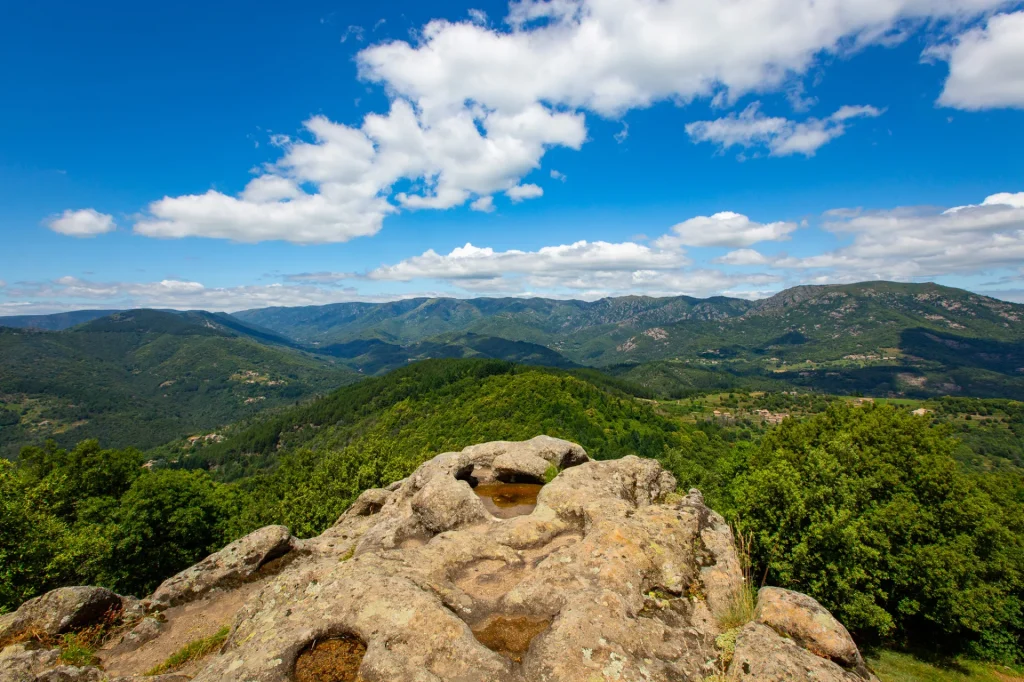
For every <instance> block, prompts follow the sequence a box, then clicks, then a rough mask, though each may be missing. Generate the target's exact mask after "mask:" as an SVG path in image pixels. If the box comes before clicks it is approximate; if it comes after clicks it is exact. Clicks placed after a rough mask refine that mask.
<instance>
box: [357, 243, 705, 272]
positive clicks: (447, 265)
mask: <svg viewBox="0 0 1024 682" xmlns="http://www.w3.org/2000/svg"><path fill="white" fill-rule="evenodd" d="M686 262H687V259H686V256H685V254H684V253H683V252H682V251H680V250H663V249H652V248H650V247H648V246H644V245H642V244H636V243H633V242H622V243H617V244H613V243H609V242H602V241H597V242H588V241H578V242H574V243H572V244H563V245H560V246H545V247H543V248H541V249H538V250H537V251H519V250H514V249H513V250H509V251H495V250H494V249H491V248H480V247H476V246H473V245H472V244H466V245H465V246H460V247H458V248H455V249H453V250H452V251H451V252H450V253H448V254H447V255H441V254H438V253H436V252H435V251H434V250H433V249H430V250H428V251H427V252H425V253H424V254H422V255H420V256H414V257H412V258H408V259H406V260H403V261H401V262H400V263H397V264H395V265H387V266H382V267H380V268H377V269H376V270H373V271H371V272H369V273H368V274H367V277H369V278H370V279H377V280H399V281H409V280H413V279H423V278H427V279H446V280H459V279H470V280H473V279H495V278H499V277H502V276H504V275H508V274H530V275H542V274H548V275H550V274H559V275H565V276H567V277H568V276H574V275H576V274H578V273H580V272H584V271H588V272H589V271H604V272H628V271H633V270H643V269H666V268H673V267H679V266H681V265H684V264H685V263H686Z"/></svg>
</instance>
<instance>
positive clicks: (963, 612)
mask: <svg viewBox="0 0 1024 682" xmlns="http://www.w3.org/2000/svg"><path fill="white" fill-rule="evenodd" d="M956 446H957V441H956V440H954V439H953V438H951V437H950V436H949V435H948V433H947V432H946V431H944V430H940V429H935V428H930V427H929V425H928V423H927V421H926V420H923V419H915V418H914V417H912V416H910V415H908V414H906V413H905V412H904V411H900V410H896V409H893V408H890V407H884V406H879V407H868V408H851V407H849V406H846V405H842V404H833V405H832V406H830V407H829V409H828V410H827V411H826V412H825V413H823V414H821V415H818V416H816V417H814V418H812V419H809V420H807V421H804V422H798V421H795V420H790V421H787V422H784V423H783V424H782V425H781V426H780V427H779V428H777V429H775V430H774V431H773V432H771V433H770V434H769V435H767V436H766V437H765V439H764V441H763V442H762V444H761V447H760V448H759V449H758V450H757V451H756V452H755V453H753V455H752V456H751V457H750V459H749V461H748V462H747V463H746V464H745V465H743V466H741V467H740V469H739V471H738V473H739V475H738V477H737V478H736V480H735V482H734V483H733V485H732V486H731V490H730V492H731V496H732V498H733V500H734V505H735V506H734V509H733V514H734V515H735V518H737V519H738V525H739V527H740V529H741V531H744V532H750V533H753V536H754V554H755V556H754V558H755V560H756V562H757V564H758V565H759V567H760V568H759V570H760V571H766V573H765V575H767V578H768V581H769V582H770V583H772V584H776V585H779V586H782V587H790V588H793V589H797V590H801V591H805V592H807V593H809V594H811V595H813V596H814V597H815V598H817V599H818V600H819V601H821V602H822V603H823V604H825V605H826V606H827V607H828V608H830V609H831V610H832V611H833V612H834V613H835V614H836V615H837V616H838V617H839V618H840V620H842V621H843V622H844V623H845V624H846V625H847V626H848V627H850V628H851V630H854V631H855V632H857V633H858V634H859V635H860V636H861V637H862V638H863V637H867V638H871V639H874V640H876V641H878V640H890V641H896V642H898V643H902V644H922V643H923V644H925V645H926V646H928V647H930V648H933V647H936V646H938V647H940V648H942V649H944V650H945V651H954V650H961V651H967V652H969V653H972V654H975V655H981V656H984V657H987V658H994V659H999V660H1004V661H1010V660H1015V659H1019V658H1020V657H1021V654H1022V653H1024V649H1022V646H1021V645H1022V640H1021V634H1022V629H1024V618H1022V608H1021V607H1022V596H1024V582H1022V576H1024V551H1022V550H1024V547H1022V538H1024V532H1022V531H1024V516H1022V513H1021V505H1020V504H1019V502H1014V501H1013V500H1010V499H1003V500H1000V501H998V502H997V501H996V500H994V499H993V497H992V496H991V495H990V494H989V492H987V491H986V489H985V486H983V485H980V484H979V483H978V482H977V480H976V479H975V478H972V477H970V476H968V475H967V474H964V473H963V472H962V471H961V470H960V469H959V468H958V467H957V465H956V462H955V461H954V460H953V459H952V457H951V453H952V452H953V450H954V449H955V447H956ZM759 575H760V574H759Z"/></svg>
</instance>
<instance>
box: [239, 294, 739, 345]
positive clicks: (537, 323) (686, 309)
mask: <svg viewBox="0 0 1024 682" xmlns="http://www.w3.org/2000/svg"><path fill="white" fill-rule="evenodd" d="M750 306H751V304H750V303H749V302H747V301H743V300H740V299H730V298H724V297H718V298H711V299H707V300H701V299H696V298H691V297H688V296H676V297H671V298H650V297H646V296H626V297H621V298H607V299H602V300H599V301H593V302H588V301H571V300H570V301H562V300H552V299H544V298H528V299H524V298H478V299H466V300H463V299H450V298H433V299H425V298H418V299H407V300H403V301H394V302H390V303H380V304H373V303H337V304H333V305H327V306H310V307H303V308H262V309H257V310H247V311H242V312H239V313H234V315H235V317H238V318H239V319H241V320H244V321H246V322H251V323H255V324H259V325H261V326H263V327H266V328H268V329H272V330H274V331H276V332H278V333H279V334H283V335H285V336H289V337H291V338H293V339H296V340H299V341H303V342H306V343H318V344H329V343H334V342H341V341H350V340H353V339H369V338H378V339H381V340H384V341H388V342H391V343H400V344H401V343H415V342H418V341H423V340H425V339H428V338H431V337H434V336H438V335H440V334H446V333H463V332H474V333H476V334H480V335H485V336H495V337H499V338H505V339H509V340H513V341H528V342H531V343H539V344H543V345H546V346H549V347H551V348H553V349H554V350H556V351H558V352H560V353H563V354H573V353H576V354H579V352H580V349H581V347H580V345H579V344H578V341H579V339H578V338H577V335H578V334H580V333H581V332H585V333H586V335H587V337H588V338H593V337H600V336H604V335H608V334H612V335H613V336H616V337H618V336H622V334H623V333H625V334H626V335H627V336H628V331H629V330H635V329H645V328H647V327H649V326H652V325H658V324H669V323H671V322H677V321H680V320H691V319H693V320H701V319H720V318H723V317H729V316H733V315H738V314H742V313H743V312H745V311H746V310H748V309H749V308H750ZM573 359H574V360H577V361H579V360H578V358H573Z"/></svg>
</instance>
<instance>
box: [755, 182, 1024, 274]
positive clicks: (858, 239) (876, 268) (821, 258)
mask: <svg viewBox="0 0 1024 682" xmlns="http://www.w3.org/2000/svg"><path fill="white" fill-rule="evenodd" d="M825 217H826V222H825V224H824V227H825V229H827V230H829V231H832V232H834V233H837V234H842V235H850V236H852V238H853V241H852V243H851V244H850V245H848V246H844V247H842V248H839V249H836V250H833V251H828V252H824V253H821V254H817V255H813V256H807V257H803V258H792V257H790V258H780V259H777V260H775V261H773V263H772V265H773V267H776V268H806V269H821V270H825V271H828V272H830V273H832V274H833V275H836V276H838V277H840V278H842V279H844V280H857V279H877V278H884V279H911V278H935V277H940V276H944V275H951V274H979V273H983V272H986V271H991V270H995V269H999V268H1007V267H1017V266H1019V264H1020V263H1022V262H1024V192H1020V193H1008V192H1004V193H1000V194H993V195H991V196H989V197H987V198H986V199H985V200H984V201H982V202H981V203H980V204H976V205H967V206H955V207H953V208H949V209H946V210H944V211H943V210H937V209H929V208H916V207H898V208H893V209H887V210H880V211H864V210H857V211H850V210H843V211H830V212H828V213H826V216H825Z"/></svg>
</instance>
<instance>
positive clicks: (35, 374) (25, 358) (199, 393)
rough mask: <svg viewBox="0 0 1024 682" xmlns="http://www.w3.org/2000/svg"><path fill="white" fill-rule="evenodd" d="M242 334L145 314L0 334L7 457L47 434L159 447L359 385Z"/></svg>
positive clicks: (69, 441) (204, 318)
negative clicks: (51, 329)
mask: <svg viewBox="0 0 1024 682" xmlns="http://www.w3.org/2000/svg"><path fill="white" fill-rule="evenodd" d="M222 319H223V320H224V321H225V322H226V324H224V323H221V320H222ZM242 327H243V325H242V323H240V322H239V321H237V320H234V319H232V318H230V317H227V316H224V317H223V318H221V317H220V316H216V315H210V314H208V313H195V314H190V315H181V314H176V313H166V312H158V311H146V310H141V311H132V312H129V313H117V314H115V315H112V316H108V317H103V318H99V319H96V320H93V321H91V322H88V323H86V324H84V325H80V326H78V327H75V328H72V329H69V330H66V331H60V332H45V331H36V330H23V329H11V328H4V327H0V454H3V456H6V457H12V456H14V455H15V454H16V453H17V451H18V449H19V448H20V446H22V445H25V444H28V443H42V442H43V441H44V440H45V439H47V438H53V439H55V440H56V441H57V442H58V443H60V444H61V445H73V444H74V443H76V442H78V441H80V440H83V439H86V438H99V439H101V440H102V441H103V442H104V443H105V444H108V445H110V446H113V447H126V446H129V445H131V446H135V447H139V448H150V447H154V446H156V445H159V444H161V443H164V442H167V441H168V440H170V439H172V438H177V437H181V436H186V435H192V434H194V433H197V432H202V431H204V430H208V429H212V428H214V427H216V426H218V425H221V424H226V423H230V422H233V421H236V420H238V419H242V418H243V417H246V416H249V415H254V414H256V413H257V412H258V411H259V410H261V409H264V408H267V407H273V406H281V405H286V404H291V403H294V402H295V401H297V400H300V399H302V398H305V397H308V396H311V395H313V394H316V393H321V392H327V391H329V390H332V389H334V388H336V387H338V386H339V385H342V384H344V383H347V382H351V381H353V380H355V379H356V378H357V375H355V374H354V373H353V372H351V371H349V370H347V369H345V368H343V367H338V366H337V365H336V364H334V363H332V362H330V360H329V359H324V358H321V357H318V356H313V355H310V354H306V353H301V352H298V351H295V350H292V349H289V348H287V347H286V346H284V345H270V344H269V343H268V341H273V340H274V338H272V333H264V332H260V331H259V330H253V331H252V332H251V333H243V332H247V331H248V330H242ZM284 341H287V340H284Z"/></svg>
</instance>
